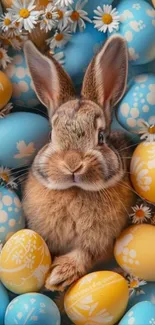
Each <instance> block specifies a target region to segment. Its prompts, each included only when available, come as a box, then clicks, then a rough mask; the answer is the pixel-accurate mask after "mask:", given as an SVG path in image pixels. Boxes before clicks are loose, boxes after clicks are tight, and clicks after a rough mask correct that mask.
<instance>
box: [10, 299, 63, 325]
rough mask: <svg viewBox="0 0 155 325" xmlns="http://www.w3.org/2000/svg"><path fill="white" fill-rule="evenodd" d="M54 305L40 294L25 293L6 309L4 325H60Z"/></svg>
mask: <svg viewBox="0 0 155 325" xmlns="http://www.w3.org/2000/svg"><path fill="white" fill-rule="evenodd" d="M60 323H61V320H60V313H59V310H58V308H57V306H56V304H55V303H54V302H53V301H52V300H51V299H50V298H49V297H46V296H44V295H43V294H40V293H26V294H23V295H21V296H18V297H17V298H15V299H13V300H12V301H11V303H10V304H9V306H8V307H7V310H6V314H5V322H4V324H5V325H17V324H20V325H21V324H25V325H60Z"/></svg>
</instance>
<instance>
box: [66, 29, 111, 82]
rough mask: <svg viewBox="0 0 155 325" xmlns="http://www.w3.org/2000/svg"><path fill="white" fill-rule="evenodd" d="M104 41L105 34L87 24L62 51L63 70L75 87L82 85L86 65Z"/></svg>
mask: <svg viewBox="0 0 155 325" xmlns="http://www.w3.org/2000/svg"><path fill="white" fill-rule="evenodd" d="M105 40H106V36H105V34H103V33H100V32H98V31H97V30H96V29H95V28H94V25H93V24H90V23H88V24H87V25H86V29H85V30H84V31H83V32H82V33H80V32H77V33H76V34H75V35H73V37H72V38H71V41H70V42H69V43H67V45H66V46H65V48H64V49H63V52H64V54H65V64H64V68H65V70H66V71H67V72H68V74H69V75H70V77H71V78H72V80H73V81H74V84H75V85H80V84H81V83H82V80H83V76H84V73H85V71H86V69H87V66H88V64H89V63H90V61H91V59H92V58H93V56H94V55H95V54H96V52H97V51H98V50H99V48H100V47H101V46H102V45H103V44H104V42H105Z"/></svg>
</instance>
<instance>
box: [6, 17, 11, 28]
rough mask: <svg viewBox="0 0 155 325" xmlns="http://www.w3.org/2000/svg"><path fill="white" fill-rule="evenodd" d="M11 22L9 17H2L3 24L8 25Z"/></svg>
mask: <svg viewBox="0 0 155 325" xmlns="http://www.w3.org/2000/svg"><path fill="white" fill-rule="evenodd" d="M10 24H11V20H10V19H9V18H5V19H4V25H5V26H9V25H10Z"/></svg>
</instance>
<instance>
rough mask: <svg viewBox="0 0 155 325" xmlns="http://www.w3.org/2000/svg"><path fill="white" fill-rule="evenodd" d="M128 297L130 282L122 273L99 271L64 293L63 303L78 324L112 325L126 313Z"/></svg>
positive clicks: (87, 276)
mask: <svg viewBox="0 0 155 325" xmlns="http://www.w3.org/2000/svg"><path fill="white" fill-rule="evenodd" d="M111 292H112V294H111ZM128 297H129V292H128V284H127V281H126V280H125V279H124V278H123V277H122V276H121V275H120V274H117V273H115V272H111V271H99V272H93V273H90V274H87V275H86V276H84V277H83V278H81V279H80V280H78V281H77V282H76V283H75V284H73V285H72V286H71V287H70V288H69V290H68V291H67V293H66V295H65V300H64V306H65V311H66V313H67V315H68V317H69V318H70V319H71V320H72V322H73V323H74V324H76V325H85V324H95V325H101V324H107V325H112V324H115V323H117V321H118V320H119V319H120V318H121V317H122V315H123V314H124V312H125V309H126V306H127V303H128Z"/></svg>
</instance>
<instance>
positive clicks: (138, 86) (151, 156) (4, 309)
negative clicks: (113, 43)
mask: <svg viewBox="0 0 155 325" xmlns="http://www.w3.org/2000/svg"><path fill="white" fill-rule="evenodd" d="M28 1H29V0H28ZM77 1H78V0H75V4H76V3H77ZM12 2H13V0H2V5H3V8H7V7H10V6H11V4H12ZM48 3H49V1H48V0H36V4H37V9H40V8H41V6H46V5H47V4H48ZM103 4H106V5H107V4H108V5H110V4H111V5H112V6H114V7H116V8H117V11H118V14H119V16H120V26H119V30H118V31H117V33H119V34H120V35H122V36H123V37H124V38H125V39H126V41H127V46H128V52H129V74H128V87H127V91H126V93H125V95H124V97H123V98H122V100H121V101H120V103H118V105H117V107H116V109H115V117H114V119H115V118H116V120H117V122H118V124H117V125H118V127H119V128H121V129H122V128H123V130H125V131H126V132H127V133H128V134H129V135H130V134H133V136H135V134H137V133H140V131H141V129H142V128H144V134H145V133H146V138H147V141H140V138H138V145H137V146H136V149H135V150H134V152H133V155H132V159H131V166H130V175H131V183H132V185H133V188H134V190H135V192H136V193H137V194H138V195H139V197H140V198H142V199H144V200H146V201H147V202H149V203H151V204H155V9H154V8H155V0H136V1H135V0H89V1H88V2H87V3H86V6H85V8H84V10H86V11H87V12H88V16H89V17H90V18H91V19H92V18H93V16H94V13H93V11H94V9H96V8H97V6H103ZM0 11H1V9H0ZM49 36H50V33H49V34H48V33H45V32H43V31H40V30H39V29H38V27H36V28H35V30H34V31H33V32H32V33H31V34H30V35H29V38H30V39H31V40H32V41H33V42H34V43H35V44H36V45H37V47H38V48H40V49H41V50H43V49H44V45H45V40H46V39H47V38H48V37H49ZM108 37H110V33H109V32H107V33H101V32H99V31H98V30H97V29H95V28H94V25H93V24H91V23H86V29H85V30H84V31H83V32H82V33H81V32H79V31H77V32H76V33H75V34H74V35H73V37H72V38H71V40H70V42H69V43H68V44H67V45H66V46H65V47H64V48H63V52H64V55H65V63H64V68H65V70H66V71H67V72H68V74H69V75H70V76H71V78H72V79H73V81H74V83H75V86H76V87H77V89H79V87H80V86H81V83H82V79H83V76H84V73H85V71H86V68H87V66H88V64H89V62H90V60H91V59H92V57H93V56H94V54H96V53H97V52H98V50H99V49H100V48H101V46H102V45H103V44H104V43H105V41H106V40H107V38H108ZM60 51H62V49H60ZM58 52H59V50H58ZM8 54H9V56H10V57H11V58H12V60H11V63H9V64H8V65H7V67H6V69H3V71H0V114H1V111H2V110H3V109H4V108H5V107H6V105H7V104H8V103H9V101H11V102H12V103H13V104H14V108H15V110H14V111H13V112H11V113H10V114H9V115H7V116H5V118H0V179H1V178H2V179H3V180H4V181H5V183H7V181H8V179H7V178H8V175H7V173H6V170H7V168H9V169H11V170H12V171H15V172H16V170H20V171H21V173H22V171H23V170H24V168H25V167H26V168H27V167H29V166H30V165H31V163H32V161H33V159H34V157H35V156H36V154H37V152H38V151H39V150H40V149H41V148H42V147H43V146H44V145H45V144H46V143H47V142H48V139H49V133H50V125H49V121H48V119H47V117H46V116H45V114H44V108H43V106H42V104H41V103H40V102H39V99H38V98H37V96H36V94H35V91H34V86H33V82H32V80H31V77H30V73H29V70H28V67H27V64H26V60H25V57H24V53H23V51H22V50H20V51H17V50H15V49H12V48H11V49H9V52H8ZM38 68H39V67H38ZM139 142H140V143H139ZM1 166H2V167H1ZM17 178H18V177H17ZM0 184H1V183H0ZM19 197H20V196H19V191H18V189H17V190H15V189H10V188H9V187H7V186H4V185H0V245H1V244H2V245H3V248H2V250H1V253H0V325H24V324H25V325H33V324H34V325H35V324H37V325H42V324H43V325H60V324H62V325H63V324H71V322H72V323H74V324H75V325H101V324H107V325H114V324H119V325H154V324H155V294H154V292H155V227H154V226H153V225H149V224H141V225H134V226H131V227H129V228H127V229H125V230H124V231H123V232H122V234H121V235H120V237H119V238H118V239H117V240H116V243H115V247H114V256H115V260H116V261H117V263H118V265H119V266H120V267H121V268H122V269H123V270H124V271H125V272H126V273H128V274H130V275H131V276H133V277H134V278H135V279H143V281H144V282H145V281H148V283H147V284H146V285H145V290H142V291H143V294H140V295H132V299H131V297H129V288H128V283H127V280H126V279H125V277H123V276H122V275H120V274H118V273H117V272H116V271H115V270H113V269H112V270H111V271H109V270H108V271H96V272H92V273H90V274H87V275H85V276H84V277H83V278H81V279H79V280H78V281H77V282H76V283H74V284H73V285H72V286H71V287H70V288H69V289H68V290H67V291H66V293H65V297H64V308H65V313H66V314H67V316H68V319H67V320H65V322H64V320H63V319H62V322H61V316H60V311H59V309H58V307H57V305H56V304H55V302H54V301H53V299H51V297H48V295H47V292H44V290H43V288H44V283H45V279H46V277H47V275H48V272H49V271H50V268H51V264H52V258H51V254H50V252H49V249H48V247H47V245H46V243H45V242H44V240H43V239H42V238H41V237H40V235H39V234H37V233H36V232H34V231H32V230H29V229H25V227H26V222H25V219H24V215H23V211H22V203H21V200H20V198H19ZM152 297H153V298H152ZM52 298H53V297H52Z"/></svg>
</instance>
